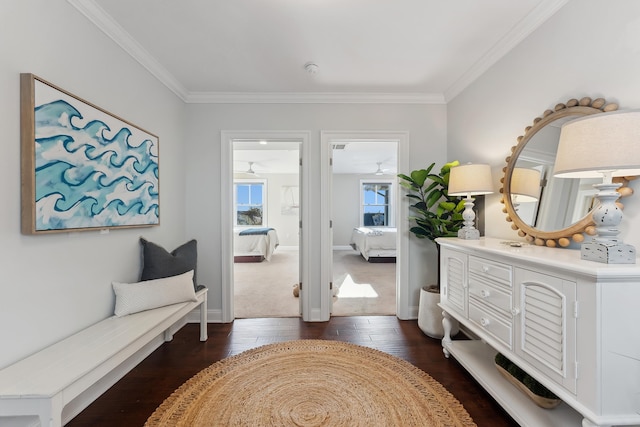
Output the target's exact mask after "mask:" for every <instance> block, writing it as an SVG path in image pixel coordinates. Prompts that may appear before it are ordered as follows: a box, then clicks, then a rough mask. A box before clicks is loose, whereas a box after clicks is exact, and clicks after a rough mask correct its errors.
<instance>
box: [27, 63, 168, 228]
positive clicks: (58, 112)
mask: <svg viewBox="0 0 640 427" xmlns="http://www.w3.org/2000/svg"><path fill="white" fill-rule="evenodd" d="M20 110H21V111H20V116H21V123H20V131H21V180H22V195H21V196H22V213H21V221H22V233H23V234H41V233H54V232H69V231H83V230H103V229H109V228H125V227H146V226H153V225H159V224H160V203H159V164H158V160H159V153H158V137H157V136H155V135H153V134H151V133H149V132H147V131H145V130H143V129H141V128H139V127H137V126H135V125H133V124H131V123H129V122H127V121H126V120H123V119H121V118H118V117H116V116H114V115H112V114H110V113H108V112H107V111H105V110H103V109H101V108H99V107H97V106H95V105H93V104H91V103H89V102H87V101H84V100H82V99H80V98H78V97H76V96H74V95H72V94H70V93H68V92H66V91H64V90H62V89H60V88H58V87H56V86H54V85H52V84H51V83H48V82H46V81H44V80H42V79H40V78H39V77H37V76H35V75H33V74H21V75H20Z"/></svg>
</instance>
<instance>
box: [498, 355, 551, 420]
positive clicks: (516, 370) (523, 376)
mask: <svg viewBox="0 0 640 427" xmlns="http://www.w3.org/2000/svg"><path fill="white" fill-rule="evenodd" d="M495 364H496V368H497V369H498V372H500V373H501V374H502V376H504V377H505V378H506V379H507V380H508V381H509V382H510V383H512V384H513V385H515V386H516V387H518V388H519V389H520V390H521V391H522V392H523V393H524V394H526V395H527V396H528V397H529V398H530V399H531V400H532V401H533V402H534V403H535V404H536V405H538V406H539V407H541V408H545V409H551V408H555V407H556V406H558V405H559V404H560V403H562V400H560V399H559V398H558V396H556V395H555V394H554V393H553V392H552V391H551V390H549V389H548V388H546V387H545V386H543V385H542V384H540V383H539V382H538V381H537V380H536V379H535V378H533V377H532V376H531V375H529V374H527V373H526V372H525V371H523V370H522V369H521V368H520V367H519V366H518V365H516V364H515V363H513V362H512V361H511V360H509V359H507V358H506V357H505V356H504V355H503V354H502V353H498V354H496V357H495Z"/></svg>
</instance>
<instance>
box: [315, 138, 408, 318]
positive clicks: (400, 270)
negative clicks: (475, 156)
mask: <svg viewBox="0 0 640 427" xmlns="http://www.w3.org/2000/svg"><path fill="white" fill-rule="evenodd" d="M336 140H339V141H344V140H353V141H356V142H357V141H358V140H360V141H376V140H380V141H383V140H384V141H397V144H398V147H397V149H398V171H405V170H408V169H409V132H408V131H321V132H320V144H321V150H320V156H321V166H320V170H321V193H320V194H322V198H323V203H322V206H321V209H320V218H321V220H320V221H321V222H320V224H321V239H320V245H321V254H322V256H321V273H320V283H321V284H322V286H323V289H322V292H321V307H320V310H321V315H322V317H323V318H324V319H326V320H328V319H329V318H330V317H331V312H330V311H331V302H332V296H331V292H332V290H331V289H330V287H329V283H331V282H332V281H333V277H331V276H332V270H333V265H332V264H333V247H332V243H331V242H332V239H331V233H332V230H331V219H332V218H331V205H332V202H331V199H332V179H333V177H332V173H333V172H332V168H331V158H332V157H331V156H332V143H333V141H336ZM395 190H396V195H397V197H396V200H397V204H396V206H397V210H396V228H397V230H398V238H397V242H396V247H397V253H396V316H397V317H398V318H399V319H402V320H408V319H411V318H414V317H415V316H413V317H412V312H411V307H409V300H410V298H409V296H410V295H409V293H410V291H411V290H410V286H409V235H408V224H409V222H408V220H407V218H408V217H409V202H408V199H407V198H406V197H402V191H401V190H400V185H399V184H396V189H395Z"/></svg>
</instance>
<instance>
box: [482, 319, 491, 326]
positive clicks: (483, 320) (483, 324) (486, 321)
mask: <svg viewBox="0 0 640 427" xmlns="http://www.w3.org/2000/svg"><path fill="white" fill-rule="evenodd" d="M489 323H490V322H489V319H487V318H485V317H482V318H480V324H481V325H482V326H488V325H489Z"/></svg>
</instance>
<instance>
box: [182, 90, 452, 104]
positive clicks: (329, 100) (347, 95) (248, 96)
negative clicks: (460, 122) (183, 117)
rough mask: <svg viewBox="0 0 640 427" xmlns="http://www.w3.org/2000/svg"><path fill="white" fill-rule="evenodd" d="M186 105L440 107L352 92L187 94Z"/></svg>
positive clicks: (412, 97)
mask: <svg viewBox="0 0 640 427" xmlns="http://www.w3.org/2000/svg"><path fill="white" fill-rule="evenodd" d="M185 102H186V103H189V104H241V103H246V104H444V103H445V101H444V96H443V95H442V94H429V93H355V92H326V93H325V92H260V93H252V92H190V93H189V95H188V96H187V98H186V99H185Z"/></svg>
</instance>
